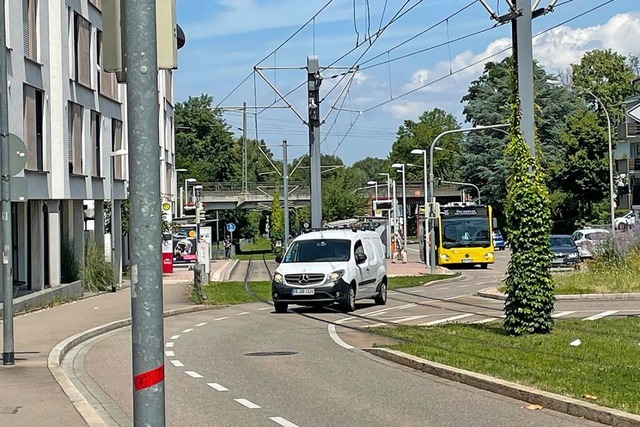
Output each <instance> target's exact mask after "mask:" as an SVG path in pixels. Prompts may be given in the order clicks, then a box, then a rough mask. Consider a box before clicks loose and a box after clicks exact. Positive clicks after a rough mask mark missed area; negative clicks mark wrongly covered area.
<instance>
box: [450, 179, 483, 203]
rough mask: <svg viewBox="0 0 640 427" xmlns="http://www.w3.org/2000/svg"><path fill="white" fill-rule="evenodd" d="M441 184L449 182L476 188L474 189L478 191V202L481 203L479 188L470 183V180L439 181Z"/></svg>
mask: <svg viewBox="0 0 640 427" xmlns="http://www.w3.org/2000/svg"><path fill="white" fill-rule="evenodd" d="M440 182H442V183H443V184H450V185H462V186H466V187H473V188H475V189H476V191H477V192H478V204H479V205H481V204H482V200H481V199H480V188H479V187H478V186H477V185H475V184H472V183H470V182H456V181H440Z"/></svg>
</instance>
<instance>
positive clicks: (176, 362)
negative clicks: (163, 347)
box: [171, 360, 184, 368]
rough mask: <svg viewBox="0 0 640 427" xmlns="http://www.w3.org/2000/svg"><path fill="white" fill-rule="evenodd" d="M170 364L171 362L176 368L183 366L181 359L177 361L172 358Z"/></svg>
mask: <svg viewBox="0 0 640 427" xmlns="http://www.w3.org/2000/svg"><path fill="white" fill-rule="evenodd" d="M171 364H172V365H173V366H175V367H176V368H181V367H183V366H184V365H183V364H182V362H181V361H179V360H172V361H171Z"/></svg>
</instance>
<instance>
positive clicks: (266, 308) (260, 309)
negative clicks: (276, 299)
mask: <svg viewBox="0 0 640 427" xmlns="http://www.w3.org/2000/svg"><path fill="white" fill-rule="evenodd" d="M272 308H273V307H271V306H269V307H263V308H259V309H258V311H263V310H271V309H272Z"/></svg>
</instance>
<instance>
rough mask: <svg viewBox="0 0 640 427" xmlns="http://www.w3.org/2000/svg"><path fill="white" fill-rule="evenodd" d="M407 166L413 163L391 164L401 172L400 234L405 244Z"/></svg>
mask: <svg viewBox="0 0 640 427" xmlns="http://www.w3.org/2000/svg"><path fill="white" fill-rule="evenodd" d="M407 166H415V165H414V164H411V163H394V164H392V165H391V167H392V168H394V169H398V171H399V172H400V173H401V174H402V236H403V239H404V245H405V246H406V245H407V178H406V175H407V174H406V169H407Z"/></svg>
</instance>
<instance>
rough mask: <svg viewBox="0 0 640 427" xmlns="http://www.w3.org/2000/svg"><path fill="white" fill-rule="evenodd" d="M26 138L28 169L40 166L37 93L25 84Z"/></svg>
mask: <svg viewBox="0 0 640 427" xmlns="http://www.w3.org/2000/svg"><path fill="white" fill-rule="evenodd" d="M24 139H25V145H26V146H27V164H26V167H27V169H31V170H35V169H37V167H38V153H37V147H36V93H35V90H34V89H33V88H32V87H30V86H24Z"/></svg>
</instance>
